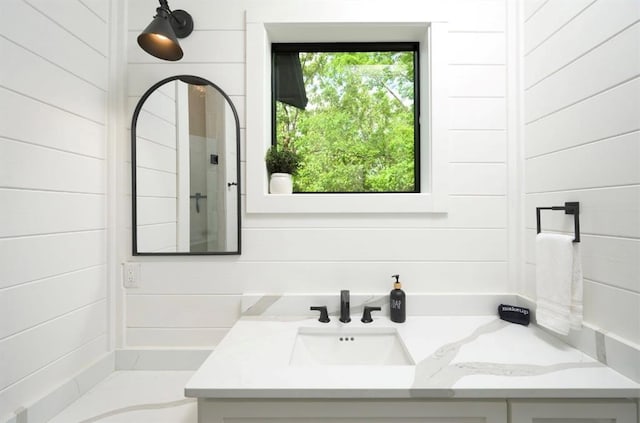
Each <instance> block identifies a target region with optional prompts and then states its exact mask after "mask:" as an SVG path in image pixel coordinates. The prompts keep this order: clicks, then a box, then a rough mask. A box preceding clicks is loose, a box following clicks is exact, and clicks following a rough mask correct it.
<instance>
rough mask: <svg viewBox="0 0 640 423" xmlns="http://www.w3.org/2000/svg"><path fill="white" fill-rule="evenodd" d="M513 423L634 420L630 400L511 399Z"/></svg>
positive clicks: (633, 405) (630, 422)
mask: <svg viewBox="0 0 640 423" xmlns="http://www.w3.org/2000/svg"><path fill="white" fill-rule="evenodd" d="M510 403H511V421H512V422H513V423H637V422H638V417H637V415H636V403H635V402H632V401H595V400H594V401H588V400H584V401H571V402H567V401H553V402H551V401H549V402H544V401H511V402H510Z"/></svg>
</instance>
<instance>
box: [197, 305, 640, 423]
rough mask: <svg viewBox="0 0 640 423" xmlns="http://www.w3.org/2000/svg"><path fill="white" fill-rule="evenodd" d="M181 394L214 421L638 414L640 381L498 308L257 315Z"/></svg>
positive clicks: (612, 420)
mask: <svg viewBox="0 0 640 423" xmlns="http://www.w3.org/2000/svg"><path fill="white" fill-rule="evenodd" d="M185 394H186V396H187V397H194V398H197V399H198V421H199V422H214V423H222V422H229V421H233V422H234V423H249V422H252V423H257V422H264V421H265V419H268V421H269V422H270V423H285V422H286V423H293V422H306V423H318V422H323V423H324V422H326V423H329V422H334V423H345V422H349V423H355V422H370V421H375V422H376V423H392V422H394V423H396V422H397V423H402V422H406V423H417V422H421V423H436V422H437V423H440V422H443V421H446V422H455V423H472V422H473V423H476V422H478V423H479V422H484V423H507V422H517V423H534V422H545V423H547V422H554V423H555V422H566V421H570V422H571V423H601V422H607V423H638V419H637V399H638V398H639V397H640V385H639V384H637V383H635V382H633V381H632V380H630V379H627V378H626V377H624V376H622V375H620V374H619V373H617V372H615V371H614V370H612V369H610V368H608V367H607V366H605V365H603V364H601V363H599V362H597V361H595V360H593V359H592V358H590V357H588V356H587V355H585V354H584V353H582V352H580V351H578V350H576V349H574V348H572V347H570V346H568V345H566V344H564V343H562V342H561V341H559V340H558V339H556V338H555V337H553V336H550V335H549V334H547V333H546V332H544V331H542V330H540V329H539V328H537V327H536V326H535V325H530V326H528V327H525V326H520V325H515V324H510V323H507V322H504V321H502V320H499V319H497V318H496V317H495V316H459V317H457V316H456V317H452V316H410V317H408V318H407V321H406V322H405V323H403V324H395V323H393V322H391V321H389V319H388V318H386V317H377V318H376V319H375V320H374V321H373V322H372V323H368V324H364V323H361V322H360V321H359V320H358V319H353V321H352V322H350V323H348V324H344V323H341V322H339V321H338V320H337V319H332V321H331V322H329V323H320V322H318V321H317V320H316V319H308V318H295V317H291V316H288V317H281V318H277V317H266V316H256V317H243V318H241V319H240V320H239V321H238V322H237V323H236V325H235V326H234V327H233V328H232V329H231V331H230V332H229V333H228V335H227V336H226V337H225V339H224V340H223V341H222V342H221V343H220V344H219V346H218V347H217V348H216V349H215V351H214V352H213V353H212V354H211V355H210V356H209V358H208V359H207V360H206V361H205V362H204V364H203V365H202V367H201V368H200V369H199V370H198V371H197V372H196V373H195V374H194V376H193V377H192V379H191V380H190V381H189V383H188V384H187V386H186V388H185ZM374 419H375V420H374ZM448 419H451V420H448ZM563 419H564V420H563ZM566 419H571V420H566Z"/></svg>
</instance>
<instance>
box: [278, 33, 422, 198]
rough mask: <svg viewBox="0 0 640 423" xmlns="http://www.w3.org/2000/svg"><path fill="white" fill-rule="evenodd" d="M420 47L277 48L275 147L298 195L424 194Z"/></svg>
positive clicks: (407, 44) (321, 45)
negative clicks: (285, 156) (294, 167)
mask: <svg viewBox="0 0 640 423" xmlns="http://www.w3.org/2000/svg"><path fill="white" fill-rule="evenodd" d="M418 47H419V45H418V43H417V42H405V43H398V42H394V43H302V44H300V43H297V44H291V43H274V44H272V78H273V80H272V119H273V125H272V144H277V146H278V149H290V150H294V151H296V152H297V153H298V155H299V156H300V158H301V167H300V169H299V171H298V174H297V175H296V177H295V178H294V192H297V193H385V192H386V193H416V192H420V166H419V165H420V160H419V157H420V153H419V147H420V128H419V107H418V106H419V101H418V93H419V85H418V75H419V70H418V63H419V60H418Z"/></svg>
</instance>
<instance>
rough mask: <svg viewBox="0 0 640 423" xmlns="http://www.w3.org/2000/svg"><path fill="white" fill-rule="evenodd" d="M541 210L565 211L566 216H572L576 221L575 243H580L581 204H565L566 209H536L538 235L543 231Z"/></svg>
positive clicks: (557, 207) (558, 207)
mask: <svg viewBox="0 0 640 423" xmlns="http://www.w3.org/2000/svg"><path fill="white" fill-rule="evenodd" d="M540 210H564V214H572V215H573V220H574V230H575V238H574V239H573V242H580V219H579V218H578V215H579V214H580V203H579V202H577V201H575V202H568V203H564V207H563V206H553V207H536V226H537V230H538V232H537V233H540V231H541V228H540Z"/></svg>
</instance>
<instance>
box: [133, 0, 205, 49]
mask: <svg viewBox="0 0 640 423" xmlns="http://www.w3.org/2000/svg"><path fill="white" fill-rule="evenodd" d="M192 31H193V18H191V15H190V14H188V13H187V12H185V11H184V10H174V11H173V12H172V11H171V9H169V4H168V3H167V0H160V7H158V8H157V9H156V16H154V18H153V21H151V23H150V24H149V26H147V28H146V29H145V30H144V31H143V32H142V34H140V35H138V44H139V45H140V47H142V49H143V50H144V51H146V52H147V53H149V54H150V55H152V56H155V57H157V58H159V59H164V60H171V61H176V60H180V59H182V56H183V53H182V48H181V47H180V43H178V38H185V37H187V36H188V35H189V34H191V32H192Z"/></svg>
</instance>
